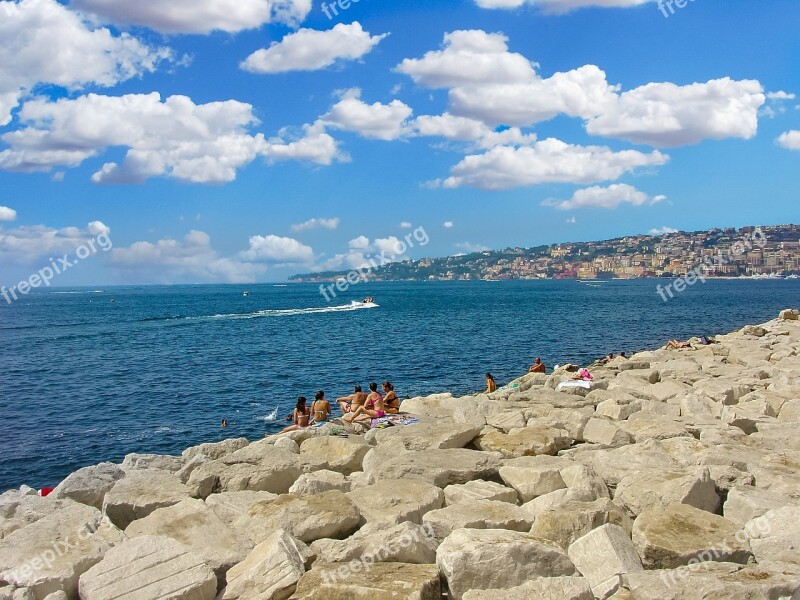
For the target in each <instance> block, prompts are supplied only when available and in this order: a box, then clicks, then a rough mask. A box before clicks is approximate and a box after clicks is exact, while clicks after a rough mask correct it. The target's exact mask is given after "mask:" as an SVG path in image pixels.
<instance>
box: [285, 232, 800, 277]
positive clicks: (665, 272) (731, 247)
mask: <svg viewBox="0 0 800 600" xmlns="http://www.w3.org/2000/svg"><path fill="white" fill-rule="evenodd" d="M698 267H699V268H702V269H703V271H704V273H705V276H706V277H707V278H709V279H743V278H744V279H746V278H749V279H780V278H785V277H789V278H797V277H800V225H763V226H748V227H742V228H740V229H735V228H727V229H717V228H715V229H709V230H707V231H697V232H673V233H667V234H663V235H652V234H651V235H636V236H627V237H622V238H614V239H611V240H604V241H598V242H570V243H564V244H554V245H551V246H538V247H534V248H507V249H505V250H485V251H483V252H475V253H471V254H461V255H455V256H448V257H443V258H423V259H419V260H407V261H402V262H393V263H390V264H387V265H384V266H381V267H379V268H377V269H370V268H367V267H365V268H363V269H361V270H360V271H359V272H360V273H361V278H362V279H363V280H369V281H375V282H384V281H406V282H408V281H417V282H419V281H480V280H483V281H503V280H540V279H541V280H553V279H556V280H557V279H573V280H629V279H660V278H675V277H683V276H685V275H687V273H689V272H690V271H692V270H693V269H697V268H698ZM351 272H352V271H351ZM347 275H348V272H346V271H326V272H318V273H306V274H299V275H294V276H292V277H290V278H289V280H290V281H292V282H297V283H326V282H336V281H339V280H341V279H343V278H346V277H347Z"/></svg>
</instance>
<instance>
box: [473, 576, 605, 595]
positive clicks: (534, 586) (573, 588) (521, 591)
mask: <svg viewBox="0 0 800 600" xmlns="http://www.w3.org/2000/svg"><path fill="white" fill-rule="evenodd" d="M463 598H464V600H497V599H498V598H502V599H503V600H594V594H593V593H592V588H591V587H589V582H588V581H586V579H584V578H583V577H547V578H541V579H535V580H533V581H529V582H527V583H524V584H522V585H520V586H517V587H513V588H508V589H505V590H471V591H469V592H467V593H466V594H464V596H463Z"/></svg>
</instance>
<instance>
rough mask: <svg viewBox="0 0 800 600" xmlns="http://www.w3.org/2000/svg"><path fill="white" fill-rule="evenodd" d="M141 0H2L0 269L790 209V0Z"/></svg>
mask: <svg viewBox="0 0 800 600" xmlns="http://www.w3.org/2000/svg"><path fill="white" fill-rule="evenodd" d="M142 4H143V6H141V7H140V6H139V5H138V4H131V3H130V2H129V1H127V0H73V1H72V2H62V3H58V2H56V0H20V1H16V0H14V1H0V123H2V124H3V125H2V127H0V284H2V285H6V286H10V285H13V284H14V283H16V282H17V281H19V280H21V279H23V278H27V277H28V276H29V274H31V273H33V272H35V271H37V270H38V269H39V268H41V267H43V266H45V265H47V264H48V263H49V259H50V258H51V257H54V256H56V255H57V256H61V255H63V254H65V253H67V254H70V253H74V252H75V250H76V248H77V247H79V246H80V245H82V244H85V243H86V242H87V241H88V240H90V239H92V238H93V237H96V236H97V235H100V234H105V235H107V236H108V237H109V238H110V239H111V240H112V241H113V249H112V250H110V251H108V252H98V253H97V255H93V256H92V257H91V259H87V260H85V261H83V262H81V264H80V265H79V266H76V267H75V268H73V269H70V271H69V272H68V273H65V274H64V275H63V276H62V277H61V278H59V279H58V280H56V281H54V284H55V285H94V284H98V285H99V284H115V283H116V284H123V283H195V282H252V281H278V280H282V279H285V277H286V276H287V275H289V274H292V273H297V272H307V271H309V270H314V269H319V268H343V269H347V268H353V267H357V266H359V265H360V264H362V263H363V261H364V260H365V259H366V258H368V257H369V256H370V255H372V254H377V253H379V252H380V251H381V250H384V249H391V248H393V247H394V246H395V244H394V242H395V241H396V240H397V239H402V237H403V236H404V235H407V234H408V233H409V232H411V231H413V229H410V228H409V226H411V227H413V228H417V227H420V226H422V227H424V228H425V230H426V232H427V234H428V237H429V239H430V242H429V244H427V245H426V246H425V247H419V245H418V246H417V247H415V248H412V249H410V250H409V251H407V253H406V254H405V255H403V256H410V257H413V258H420V257H423V256H443V255H449V254H455V253H458V252H464V251H470V250H475V249H481V248H493V249H494V248H504V247H508V246H536V245H540V244H549V243H554V242H559V241H570V240H595V239H605V238H610V237H615V236H619V235H625V234H636V233H647V232H650V231H652V230H661V229H663V228H669V229H680V230H695V229H706V228H710V227H713V226H743V225H747V224H777V223H788V222H797V215H798V211H797V200H798V183H797V174H798V172H800V110H798V107H799V106H800V99H798V98H797V97H796V94H798V93H800V89H798V88H800V85H798V84H800V60H798V59H800V38H798V36H797V31H798V30H799V29H800V7H799V6H798V5H797V3H796V2H794V1H792V0H773V1H771V2H769V3H761V2H745V1H743V0H731V1H728V2H722V1H721V0H694V1H691V2H688V4H687V5H686V6H685V7H684V8H678V7H677V6H676V5H675V4H674V3H672V7H673V8H672V10H670V8H669V5H670V4H671V3H669V2H664V3H661V6H662V8H659V3H657V2H656V1H650V0H461V1H456V0H444V1H440V2H437V3H429V4H428V3H420V2H403V1H400V0H391V1H390V0H361V1H360V2H358V3H353V4H352V5H351V6H350V7H349V8H348V9H346V10H342V9H340V8H339V9H338V12H339V15H338V16H333V15H332V16H333V18H331V19H328V18H327V17H326V15H325V11H324V10H323V8H322V5H321V3H320V2H317V1H315V2H314V3H313V4H311V3H309V1H308V0H235V1H234V0H225V1H220V0H175V1H173V2H170V3H164V4H163V6H161V7H159V6H158V4H161V3H142ZM597 5H605V6H597ZM608 5H612V6H611V7H609V6H608ZM673 11H674V14H672V13H673ZM328 12H329V13H332V11H331V10H329V11H328ZM665 14H667V15H668V16H666V17H665ZM391 253H392V252H389V254H391ZM403 256H398V258H402V257H403Z"/></svg>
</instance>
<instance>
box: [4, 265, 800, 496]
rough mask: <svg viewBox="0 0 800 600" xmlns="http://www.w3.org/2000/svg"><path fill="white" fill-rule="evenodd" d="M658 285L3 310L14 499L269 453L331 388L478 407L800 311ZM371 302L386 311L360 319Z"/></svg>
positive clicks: (737, 285) (120, 300) (290, 291)
mask: <svg viewBox="0 0 800 600" xmlns="http://www.w3.org/2000/svg"><path fill="white" fill-rule="evenodd" d="M657 283H658V282H657V281H655V280H634V281H605V282H584V283H582V282H578V281H574V280H571V281H549V280H548V281H504V282H484V281H475V282H420V283H364V284H359V285H356V286H353V287H352V288H351V289H350V290H348V292H347V293H345V294H340V295H338V297H336V298H334V299H332V300H331V301H330V302H328V301H326V300H325V298H323V296H322V295H321V294H320V292H319V286H318V285H313V284H288V285H283V284H263V285H249V286H243V285H192V286H165V287H155V286H153V287H151V286H148V287H114V288H110V287H109V288H96V289H91V288H75V289H58V290H53V289H48V290H35V291H33V292H31V293H30V294H29V295H27V296H25V297H24V298H21V299H20V301H18V302H15V303H13V304H10V305H9V304H6V303H5V302H2V301H0V340H1V341H2V345H0V414H1V415H2V429H1V430H0V431H1V433H0V492H1V491H4V490H7V489H10V488H15V487H19V486H20V485H22V484H26V485H30V486H32V487H35V488H41V487H47V486H55V485H56V484H58V483H59V482H60V481H61V480H62V479H63V478H64V477H66V476H67V475H68V474H69V473H71V472H72V471H75V470H76V469H79V468H81V467H84V466H88V465H93V464H97V463H99V462H104V461H111V462H119V461H121V460H122V459H123V457H124V456H125V455H126V454H128V453H158V454H179V453H180V452H181V451H182V450H184V449H185V448H187V447H189V446H192V445H195V444H199V443H203V442H215V441H219V440H221V439H225V438H230V437H240V436H244V437H247V438H249V439H251V440H255V439H258V438H260V437H262V436H264V435H265V434H270V433H275V432H277V431H279V430H280V429H281V428H282V427H284V426H285V422H284V421H283V419H284V418H285V417H286V415H287V414H288V413H290V412H291V409H292V407H293V406H294V403H295V401H296V399H297V397H298V396H301V395H302V396H306V397H308V398H309V399H311V398H313V396H314V393H315V392H316V391H317V390H324V391H325V393H326V395H327V397H328V398H329V399H331V400H333V399H335V398H337V397H339V396H343V395H346V394H348V393H351V392H352V390H353V387H354V386H355V385H362V386H365V387H366V386H367V385H368V384H369V383H370V382H372V381H375V382H379V383H380V382H383V381H386V380H389V381H391V382H392V383H394V385H395V389H396V390H397V392H398V394H399V395H400V396H401V398H402V397H413V396H419V395H426V394H432V393H438V392H446V391H449V392H453V393H454V394H457V395H463V394H469V393H474V392H478V391H481V390H482V389H483V388H484V375H485V374H486V373H487V372H491V373H492V374H493V375H494V376H495V379H496V380H497V381H498V383H499V384H500V385H502V384H504V383H505V382H508V381H510V380H512V379H514V378H516V377H518V376H520V375H522V374H524V373H525V372H526V371H527V369H528V367H529V366H530V364H531V363H532V362H533V360H534V358H535V357H537V356H539V357H541V358H542V360H543V361H544V362H545V364H546V365H547V366H548V368H549V367H552V366H553V365H555V364H558V363H561V364H563V363H565V362H573V363H579V364H587V363H589V362H591V361H592V360H594V359H596V358H598V357H600V356H603V355H605V354H607V353H609V352H614V353H618V352H620V351H625V352H627V353H629V354H630V353H634V352H636V351H637V350H642V349H650V348H654V347H658V346H661V345H663V344H664V343H665V342H666V341H667V340H668V339H670V338H678V339H686V338H688V337H691V336H694V335H714V334H719V333H727V332H729V331H732V330H734V329H737V328H740V327H742V326H744V325H746V324H754V323H760V322H764V321H767V320H770V319H773V318H775V317H776V316H777V315H778V312H779V311H780V310H781V309H783V308H787V307H797V306H800V301H799V298H800V281H797V280H793V281H792V280H776V281H772V280H768V281H754V280H711V281H708V282H707V283H705V284H700V283H698V284H696V285H695V286H693V287H690V288H688V289H687V290H686V291H684V292H683V293H681V294H678V295H676V296H675V298H674V299H672V300H670V301H668V302H664V301H663V300H662V298H661V296H660V295H659V294H658V293H657V290H656V285H657ZM664 283H665V282H662V285H663V284H664ZM245 292H248V294H247V295H246V294H245ZM368 296H372V297H374V298H375V303H376V304H377V306H373V307H364V306H363V305H361V304H360V301H361V300H362V299H363V298H364V297H368ZM222 419H227V420H228V427H227V429H222V428H221V427H220V424H221V421H222Z"/></svg>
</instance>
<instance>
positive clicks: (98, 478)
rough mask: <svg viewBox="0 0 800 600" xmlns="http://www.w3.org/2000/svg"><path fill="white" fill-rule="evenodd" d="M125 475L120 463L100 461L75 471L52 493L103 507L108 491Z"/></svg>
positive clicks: (58, 496) (56, 496)
mask: <svg viewBox="0 0 800 600" xmlns="http://www.w3.org/2000/svg"><path fill="white" fill-rule="evenodd" d="M123 477H125V471H123V470H122V469H121V468H120V467H119V466H118V465H115V464H113V463H107V462H106V463H100V464H99V465H95V466H93V467H86V468H83V469H79V470H77V471H75V472H74V473H72V474H71V475H69V476H68V477H67V478H66V479H65V480H64V481H62V482H61V483H60V484H58V486H57V487H56V489H55V490H53V492H52V493H51V494H50V495H51V496H52V497H53V498H62V499H63V498H66V499H69V500H74V501H75V502H80V503H81V504H86V505H88V506H93V507H95V508H97V509H101V508H103V499H104V498H105V495H106V492H108V491H109V490H110V489H111V488H112V487H114V484H115V483H116V482H117V481H119V480H120V479H122V478H123Z"/></svg>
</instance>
